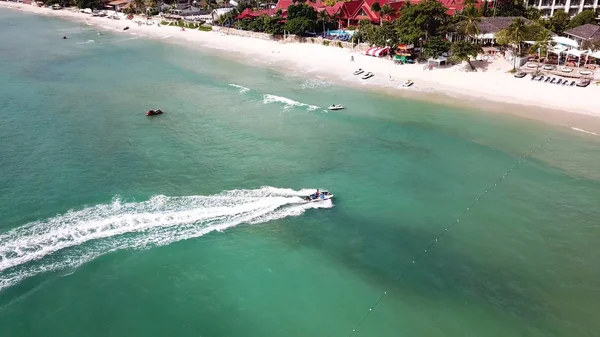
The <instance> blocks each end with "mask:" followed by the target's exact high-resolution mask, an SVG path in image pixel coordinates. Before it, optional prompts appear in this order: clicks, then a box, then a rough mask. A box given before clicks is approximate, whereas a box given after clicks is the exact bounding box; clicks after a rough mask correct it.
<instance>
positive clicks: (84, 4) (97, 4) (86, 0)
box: [54, 0, 137, 9]
mask: <svg viewBox="0 0 600 337" xmlns="http://www.w3.org/2000/svg"><path fill="white" fill-rule="evenodd" d="M63 2H64V1H55V2H54V3H63ZM104 5H105V1H103V0H76V1H75V6H77V7H78V8H93V9H97V8H103V7H104ZM136 6H137V3H136Z"/></svg>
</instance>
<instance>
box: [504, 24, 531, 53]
mask: <svg viewBox="0 0 600 337" xmlns="http://www.w3.org/2000/svg"><path fill="white" fill-rule="evenodd" d="M507 35H508V38H509V39H510V42H511V43H513V44H516V45H517V49H518V50H519V56H520V55H521V44H522V43H523V41H524V40H525V36H526V35H527V24H526V23H525V21H523V19H521V18H516V19H515V21H513V22H512V23H511V24H510V25H509V26H508V28H507Z"/></svg>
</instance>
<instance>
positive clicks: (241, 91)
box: [229, 83, 250, 94]
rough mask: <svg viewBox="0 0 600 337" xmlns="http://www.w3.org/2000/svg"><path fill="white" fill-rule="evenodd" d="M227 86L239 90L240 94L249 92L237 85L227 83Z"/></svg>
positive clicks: (247, 89) (248, 89)
mask: <svg viewBox="0 0 600 337" xmlns="http://www.w3.org/2000/svg"><path fill="white" fill-rule="evenodd" d="M229 86H230V87H234V88H238V89H240V94H243V93H246V92H248V91H250V88H246V87H243V86H241V85H238V84H233V83H229Z"/></svg>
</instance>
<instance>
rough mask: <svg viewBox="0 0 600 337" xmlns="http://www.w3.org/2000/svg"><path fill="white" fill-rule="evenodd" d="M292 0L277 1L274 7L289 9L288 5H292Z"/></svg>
mask: <svg viewBox="0 0 600 337" xmlns="http://www.w3.org/2000/svg"><path fill="white" fill-rule="evenodd" d="M292 2H293V1H292V0H279V1H277V5H276V6H275V8H276V9H281V10H283V9H287V8H288V7H290V5H291V4H292Z"/></svg>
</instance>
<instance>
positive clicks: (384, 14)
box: [376, 2, 396, 24]
mask: <svg viewBox="0 0 600 337" xmlns="http://www.w3.org/2000/svg"><path fill="white" fill-rule="evenodd" d="M376 3H377V2H376ZM395 13H396V11H395V10H394V9H393V8H392V6H390V4H385V5H383V6H381V9H380V10H379V17H380V21H379V23H380V24H381V22H382V20H383V19H384V18H389V17H390V15H393V14H395Z"/></svg>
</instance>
